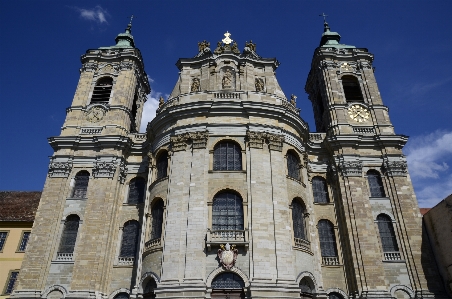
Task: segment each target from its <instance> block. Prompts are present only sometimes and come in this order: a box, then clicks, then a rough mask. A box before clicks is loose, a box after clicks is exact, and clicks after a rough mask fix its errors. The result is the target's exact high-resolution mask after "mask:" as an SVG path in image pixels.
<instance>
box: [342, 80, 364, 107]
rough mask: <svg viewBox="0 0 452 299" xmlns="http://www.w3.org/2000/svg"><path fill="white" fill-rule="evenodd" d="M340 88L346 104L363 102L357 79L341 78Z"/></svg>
mask: <svg viewBox="0 0 452 299" xmlns="http://www.w3.org/2000/svg"><path fill="white" fill-rule="evenodd" d="M342 86H343V88H344V94H345V99H346V101H347V103H353V102H364V98H363V94H362V92H361V86H360V85H359V82H358V79H357V78H355V77H353V76H344V77H342Z"/></svg>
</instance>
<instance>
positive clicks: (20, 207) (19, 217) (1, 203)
mask: <svg viewBox="0 0 452 299" xmlns="http://www.w3.org/2000/svg"><path fill="white" fill-rule="evenodd" d="M40 198H41V192H40V191H30V192H28V191H0V221H27V222H33V220H34V219H35V214H36V210H37V209H38V205H39V199H40Z"/></svg>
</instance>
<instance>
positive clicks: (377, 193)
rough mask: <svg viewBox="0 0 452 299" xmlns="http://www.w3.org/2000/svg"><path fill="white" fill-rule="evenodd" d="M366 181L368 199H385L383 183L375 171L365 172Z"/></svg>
mask: <svg viewBox="0 0 452 299" xmlns="http://www.w3.org/2000/svg"><path fill="white" fill-rule="evenodd" d="M367 181H368V182H369V189H370V197H385V196H386V194H385V190H384V188H383V181H382V180H381V176H380V174H379V173H378V172H377V171H374V170H369V171H368V172H367Z"/></svg>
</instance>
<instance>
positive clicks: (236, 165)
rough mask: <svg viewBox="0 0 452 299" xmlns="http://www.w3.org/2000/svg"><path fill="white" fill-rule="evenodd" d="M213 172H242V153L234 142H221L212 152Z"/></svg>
mask: <svg viewBox="0 0 452 299" xmlns="http://www.w3.org/2000/svg"><path fill="white" fill-rule="evenodd" d="M213 170H242V151H241V148H240V146H239V145H238V144H236V143H234V142H221V143H219V144H217V145H216V146H215V148H214V150H213Z"/></svg>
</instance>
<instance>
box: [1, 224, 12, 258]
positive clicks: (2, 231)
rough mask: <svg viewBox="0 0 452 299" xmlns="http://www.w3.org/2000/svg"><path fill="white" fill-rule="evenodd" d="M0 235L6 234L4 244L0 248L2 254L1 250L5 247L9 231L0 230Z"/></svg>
mask: <svg viewBox="0 0 452 299" xmlns="http://www.w3.org/2000/svg"><path fill="white" fill-rule="evenodd" d="M0 233H6V237H5V242H4V243H3V247H2V248H0V253H3V249H4V248H5V246H6V241H7V240H8V237H9V233H10V230H9V229H5V230H0Z"/></svg>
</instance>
